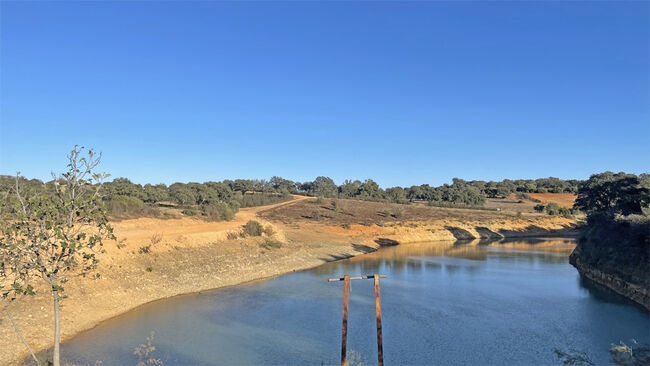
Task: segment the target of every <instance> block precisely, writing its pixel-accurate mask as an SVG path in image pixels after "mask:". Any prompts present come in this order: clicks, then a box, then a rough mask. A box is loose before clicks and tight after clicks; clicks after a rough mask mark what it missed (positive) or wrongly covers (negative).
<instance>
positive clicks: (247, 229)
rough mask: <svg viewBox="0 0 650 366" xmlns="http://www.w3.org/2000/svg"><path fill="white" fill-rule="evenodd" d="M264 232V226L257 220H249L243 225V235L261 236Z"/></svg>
mask: <svg viewBox="0 0 650 366" xmlns="http://www.w3.org/2000/svg"><path fill="white" fill-rule="evenodd" d="M263 232H264V227H263V226H262V224H260V223H259V222H257V221H255V220H249V221H248V222H247V223H246V224H245V225H244V226H242V236H246V235H248V236H261V235H262V233H263Z"/></svg>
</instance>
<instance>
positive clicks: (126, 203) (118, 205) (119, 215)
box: [106, 195, 160, 219]
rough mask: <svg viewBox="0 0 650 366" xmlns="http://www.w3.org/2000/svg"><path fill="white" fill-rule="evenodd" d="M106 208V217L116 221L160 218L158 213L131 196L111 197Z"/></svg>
mask: <svg viewBox="0 0 650 366" xmlns="http://www.w3.org/2000/svg"><path fill="white" fill-rule="evenodd" d="M106 208H107V209H108V215H109V216H110V217H113V218H116V219H128V218H134V217H145V216H146V217H158V216H160V211H158V210H156V209H155V208H153V207H151V206H149V205H147V204H145V203H144V202H142V200H140V199H139V198H137V197H132V196H122V195H116V196H113V197H112V198H111V199H110V200H109V201H106Z"/></svg>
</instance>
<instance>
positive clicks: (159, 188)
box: [143, 184, 169, 203]
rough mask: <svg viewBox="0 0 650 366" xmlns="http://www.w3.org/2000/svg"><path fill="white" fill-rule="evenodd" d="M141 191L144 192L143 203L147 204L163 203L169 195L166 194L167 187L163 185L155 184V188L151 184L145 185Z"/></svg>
mask: <svg viewBox="0 0 650 366" xmlns="http://www.w3.org/2000/svg"><path fill="white" fill-rule="evenodd" d="M143 191H144V199H143V201H145V202H148V203H156V202H160V201H165V200H167V199H168V198H169V194H168V192H167V186H165V185H164V184H157V185H155V186H154V185H151V184H145V186H144V189H143Z"/></svg>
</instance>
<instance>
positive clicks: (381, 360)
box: [327, 274, 386, 366]
mask: <svg viewBox="0 0 650 366" xmlns="http://www.w3.org/2000/svg"><path fill="white" fill-rule="evenodd" d="M373 278H374V279H375V309H376V311H377V346H378V347H379V348H378V353H379V355H378V357H379V366H383V365H384V349H383V347H382V341H381V304H380V303H379V278H386V275H380V274H375V275H374V276H354V277H350V276H349V275H345V276H343V278H329V279H328V280H327V282H337V281H343V327H342V330H341V366H345V356H346V352H347V338H348V297H349V294H350V280H369V279H373Z"/></svg>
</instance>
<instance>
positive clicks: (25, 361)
mask: <svg viewBox="0 0 650 366" xmlns="http://www.w3.org/2000/svg"><path fill="white" fill-rule="evenodd" d="M531 238H540V239H547V238H556V239H574V237H572V236H569V235H566V234H563V236H553V235H550V234H549V235H519V236H508V237H503V238H501V239H497V240H492V241H491V243H498V242H500V241H503V240H506V239H508V240H509V239H531ZM483 240H489V239H479V238H477V239H469V240H462V239H460V240H458V239H457V240H451V239H444V240H433V241H408V242H402V243H400V244H398V245H409V244H418V243H436V242H440V243H449V242H458V241H461V242H464V241H468V242H477V243H478V242H480V241H483ZM393 246H394V245H393ZM385 247H391V246H385ZM381 248H382V247H381V246H379V247H377V248H375V249H374V250H372V251H367V252H357V253H354V254H351V255H348V256H344V257H341V258H333V259H332V260H329V261H324V262H322V263H315V264H313V265H308V266H303V267H298V268H294V269H288V270H286V271H283V272H281V273H276V274H272V275H263V276H262V277H259V278H254V279H247V280H244V281H242V282H238V283H232V284H228V285H224V286H220V287H214V288H209V289H200V290H196V291H191V292H184V293H178V294H175V295H170V296H165V297H160V298H157V299H154V300H151V301H148V302H146V303H142V304H139V305H136V306H135V307H132V308H129V309H125V310H124V311H123V312H121V313H119V314H117V315H114V316H111V317H109V318H105V319H102V320H99V321H98V322H97V323H96V324H94V325H93V326H91V327H90V328H86V329H83V330H79V331H78V332H76V333H73V334H69V335H67V336H66V337H65V338H62V339H61V344H62V345H63V344H64V343H65V342H66V341H68V340H70V339H72V338H75V337H78V336H80V335H82V334H83V333H85V332H88V331H91V330H93V329H94V328H97V327H99V326H101V325H103V324H105V323H107V322H110V321H112V320H115V319H116V318H119V317H121V316H124V315H126V314H128V313H130V312H132V311H136V310H138V309H141V308H144V307H146V306H149V305H152V304H154V303H157V302H160V301H166V300H169V299H173V298H178V297H185V296H193V295H199V294H203V293H208V292H215V291H220V290H224V289H228V288H233V287H237V286H243V285H247V284H251V283H254V282H262V281H267V280H270V279H273V278H276V277H281V276H284V275H287V274H289V273H293V272H300V271H306V270H309V269H313V268H316V267H319V266H322V265H324V264H327V263H332V262H337V261H343V260H348V259H350V258H355V257H359V256H362V255H365V254H369V253H373V252H375V251H377V250H379V249H381ZM50 349H51V347H50V348H46V349H40V350H38V351H35V352H36V354H37V356H40V355H41V354H42V353H43V352H46V351H49V350H50ZM64 360H65V358H64V357H62V362H63V361H64ZM30 361H32V358H31V356H30V355H29V354H27V355H26V356H25V357H23V362H22V363H20V365H32V363H31V362H30Z"/></svg>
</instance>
